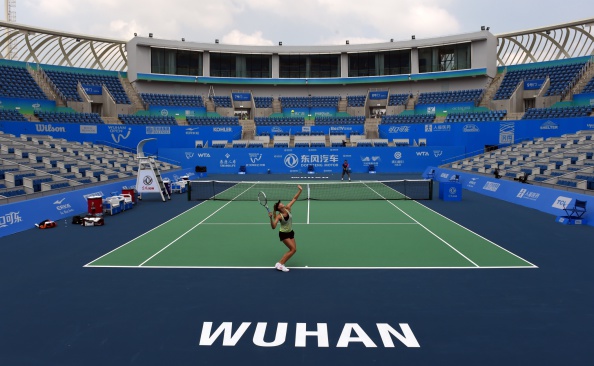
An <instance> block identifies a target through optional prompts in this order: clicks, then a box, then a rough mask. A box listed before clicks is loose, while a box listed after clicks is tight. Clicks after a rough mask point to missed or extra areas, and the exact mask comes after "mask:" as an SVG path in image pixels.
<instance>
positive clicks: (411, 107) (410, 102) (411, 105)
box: [404, 94, 419, 110]
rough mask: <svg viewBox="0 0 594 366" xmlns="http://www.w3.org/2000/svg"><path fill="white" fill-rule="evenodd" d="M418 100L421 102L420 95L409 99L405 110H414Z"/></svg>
mask: <svg viewBox="0 0 594 366" xmlns="http://www.w3.org/2000/svg"><path fill="white" fill-rule="evenodd" d="M418 100H419V94H416V95H413V97H412V98H408V101H407V102H406V107H405V108H404V109H405V110H414V109H415V105H416V104H417V101H418Z"/></svg>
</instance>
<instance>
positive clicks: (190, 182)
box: [186, 179, 192, 201]
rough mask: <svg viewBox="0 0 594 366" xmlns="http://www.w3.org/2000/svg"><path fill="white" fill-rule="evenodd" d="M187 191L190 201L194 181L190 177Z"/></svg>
mask: <svg viewBox="0 0 594 366" xmlns="http://www.w3.org/2000/svg"><path fill="white" fill-rule="evenodd" d="M186 188H187V189H186V193H187V194H188V201H191V200H192V181H191V180H189V179H188V182H187V183H186Z"/></svg>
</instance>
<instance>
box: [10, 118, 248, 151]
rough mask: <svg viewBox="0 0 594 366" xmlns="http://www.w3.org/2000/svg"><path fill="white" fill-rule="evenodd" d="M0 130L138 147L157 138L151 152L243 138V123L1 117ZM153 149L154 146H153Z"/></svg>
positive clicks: (132, 147) (149, 148)
mask: <svg viewBox="0 0 594 366" xmlns="http://www.w3.org/2000/svg"><path fill="white" fill-rule="evenodd" d="M0 130H1V131H4V132H5V133H11V134H14V135H17V136H20V135H21V134H27V135H51V136H53V137H56V138H63V139H66V140H68V141H79V142H87V141H90V142H97V141H106V142H110V143H112V144H116V145H118V146H122V147H127V148H131V149H136V146H137V145H138V143H139V142H140V141H142V140H144V139H148V138H156V139H157V141H156V142H155V143H151V144H149V145H147V149H148V150H147V152H149V153H155V152H156V150H157V149H158V148H171V147H179V148H184V147H195V146H196V140H201V141H203V143H204V144H207V143H208V144H209V145H210V143H211V142H212V140H227V141H231V140H237V139H240V138H241V131H242V127H241V126H212V125H208V126H169V125H123V124H106V125H95V124H94V125H85V124H74V123H41V122H40V123H32V122H5V121H0ZM151 149H152V150H151Z"/></svg>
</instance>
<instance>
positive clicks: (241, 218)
mask: <svg viewBox="0 0 594 366" xmlns="http://www.w3.org/2000/svg"><path fill="white" fill-rule="evenodd" d="M292 212H293V228H294V230H295V239H296V242H297V253H296V254H295V255H294V256H293V258H291V260H290V261H289V262H288V263H287V266H288V267H290V268H292V269H295V268H306V267H307V268H308V269H313V268H324V269H339V268H349V269H351V268H352V269H364V268H393V269H405V268H452V269H454V268H464V269H465V268H468V269H473V268H536V267H535V266H534V265H533V264H532V263H529V262H527V261H525V260H524V259H522V258H520V257H518V256H517V255H515V254H513V253H511V252H509V251H507V250H505V249H504V248H502V247H500V246H498V245H497V244H495V243H493V242H491V241H489V240H487V239H485V238H482V237H481V236H479V235H477V234H475V233H473V232H471V231H470V230H468V229H466V228H464V227H462V226H460V225H458V224H456V223H455V222H453V221H451V220H449V219H447V218H445V217H443V216H441V215H440V214H438V213H436V212H434V211H432V210H430V209H428V208H427V207H425V206H423V205H422V204H420V203H419V202H416V201H412V200H396V201H388V200H370V201H298V202H296V203H295V204H294V206H293V211H292ZM286 250H287V248H286V247H285V246H284V244H283V243H282V242H280V241H279V239H278V228H277V230H272V228H271V227H270V223H269V220H268V216H267V212H266V210H265V209H264V208H263V207H261V206H260V205H259V204H258V202H257V201H256V200H254V201H252V202H250V201H205V202H203V203H201V204H199V205H197V206H195V207H194V208H192V209H190V210H188V211H186V212H184V213H183V214H181V215H179V216H177V217H175V218H174V219H172V220H170V221H167V222H165V223H164V224H162V225H160V226H158V227H156V228H154V229H153V230H151V231H149V232H147V233H145V234H143V235H141V236H139V237H137V238H135V239H134V240H132V241H130V242H128V243H125V244H124V245H122V246H120V247H119V248H116V249H115V250H113V251H111V252H109V253H107V254H105V255H103V256H102V257H100V258H98V259H96V260H94V261H92V262H91V263H89V264H87V265H86V266H88V267H149V268H150V267H152V268H272V267H273V266H274V264H275V263H276V262H277V261H278V260H279V259H280V257H281V256H282V254H283V253H284V252H286Z"/></svg>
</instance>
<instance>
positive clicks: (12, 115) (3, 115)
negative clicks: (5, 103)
mask: <svg viewBox="0 0 594 366" xmlns="http://www.w3.org/2000/svg"><path fill="white" fill-rule="evenodd" d="M0 121H16V122H27V118H25V116H23V115H22V114H21V113H20V112H19V111H17V110H11V109H0Z"/></svg>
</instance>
